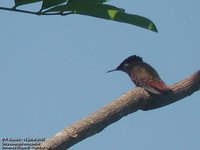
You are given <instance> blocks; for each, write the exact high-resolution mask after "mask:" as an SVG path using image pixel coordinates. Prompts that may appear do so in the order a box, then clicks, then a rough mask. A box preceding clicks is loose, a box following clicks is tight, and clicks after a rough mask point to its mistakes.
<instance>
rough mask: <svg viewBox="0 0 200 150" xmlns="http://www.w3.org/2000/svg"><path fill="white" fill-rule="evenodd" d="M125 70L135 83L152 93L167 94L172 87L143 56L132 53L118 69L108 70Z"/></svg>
mask: <svg viewBox="0 0 200 150" xmlns="http://www.w3.org/2000/svg"><path fill="white" fill-rule="evenodd" d="M112 71H123V72H125V73H127V74H128V75H129V77H130V78H131V80H132V81H133V83H134V84H135V85H136V86H138V87H141V88H144V89H145V90H146V91H148V92H149V93H151V94H159V95H167V94H170V93H171V92H172V89H171V88H170V87H169V86H167V85H166V84H165V82H164V81H163V80H162V79H161V78H160V76H159V74H158V73H157V71H156V70H155V69H154V68H153V67H152V66H150V65H149V64H148V63H146V62H144V61H143V59H142V57H140V56H136V55H132V56H130V57H128V58H126V59H125V60H124V61H123V62H122V63H121V64H120V65H119V66H118V67H117V68H116V69H113V70H110V71H107V72H112Z"/></svg>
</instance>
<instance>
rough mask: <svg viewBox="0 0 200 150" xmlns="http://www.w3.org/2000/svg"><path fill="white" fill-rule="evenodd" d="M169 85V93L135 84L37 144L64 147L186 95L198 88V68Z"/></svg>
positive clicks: (57, 149)
mask: <svg viewBox="0 0 200 150" xmlns="http://www.w3.org/2000/svg"><path fill="white" fill-rule="evenodd" d="M170 87H171V88H172V89H173V93H171V94H170V95H150V94H149V93H148V92H146V91H145V90H144V89H142V88H139V87H136V88H134V89H132V90H130V91H128V92H127V93H125V94H123V95H122V96H121V97H119V98H118V99H116V100H114V101H113V102H111V103H110V104H108V105H106V106H104V107H102V108H101V109H99V110H97V111H96V112H95V113H92V114H90V115H88V116H86V117H85V118H83V119H81V120H79V121H77V122H75V123H74V124H72V125H70V126H69V127H66V128H64V129H63V130H62V131H60V132H58V133H57V134H56V135H54V136H53V137H51V138H49V139H47V140H46V141H44V142H43V143H41V147H42V148H46V149H48V150H65V149H67V148H70V147H71V146H73V145H75V144H76V143H78V142H80V141H82V140H84V139H86V138H88V137H90V136H92V135H94V134H97V133H99V132H101V131H102V130H103V129H104V128H105V127H107V126H108V125H110V124H112V123H114V122H116V121H118V120H120V119H121V118H122V117H124V116H126V115H128V114H131V113H134V112H136V111H137V110H139V109H141V110H145V111H146V110H152V109H156V108H160V107H163V106H166V105H169V104H171V103H174V102H176V101H178V100H181V99H183V98H185V97H187V96H190V95H191V94H192V93H194V92H195V91H197V90H199V89H200V70H199V71H198V72H196V73H195V74H193V75H191V76H189V77H188V78H186V79H184V80H182V81H180V82H178V83H175V84H173V85H171V86H170Z"/></svg>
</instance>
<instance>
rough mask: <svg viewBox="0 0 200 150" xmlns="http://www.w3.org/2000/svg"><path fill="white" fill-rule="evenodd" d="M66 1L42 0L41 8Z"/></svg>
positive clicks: (65, 0)
mask: <svg viewBox="0 0 200 150" xmlns="http://www.w3.org/2000/svg"><path fill="white" fill-rule="evenodd" d="M65 2H67V0H43V3H42V9H47V8H50V7H53V6H56V5H60V4H62V3H65Z"/></svg>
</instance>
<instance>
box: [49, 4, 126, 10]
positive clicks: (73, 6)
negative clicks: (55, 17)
mask: <svg viewBox="0 0 200 150" xmlns="http://www.w3.org/2000/svg"><path fill="white" fill-rule="evenodd" d="M107 10H118V11H123V12H124V9H121V8H117V7H115V6H111V5H106V4H96V3H82V2H77V3H70V4H67V5H60V6H56V7H53V8H51V9H48V10H47V11H45V12H63V11H73V12H75V13H77V12H78V11H83V12H91V11H95V12H96V13H98V12H100V13H102V12H106V13H107Z"/></svg>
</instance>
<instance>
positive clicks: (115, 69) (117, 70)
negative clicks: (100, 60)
mask: <svg viewBox="0 0 200 150" xmlns="http://www.w3.org/2000/svg"><path fill="white" fill-rule="evenodd" d="M113 71H118V69H113V70H109V71H107V72H106V73H109V72H113Z"/></svg>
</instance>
